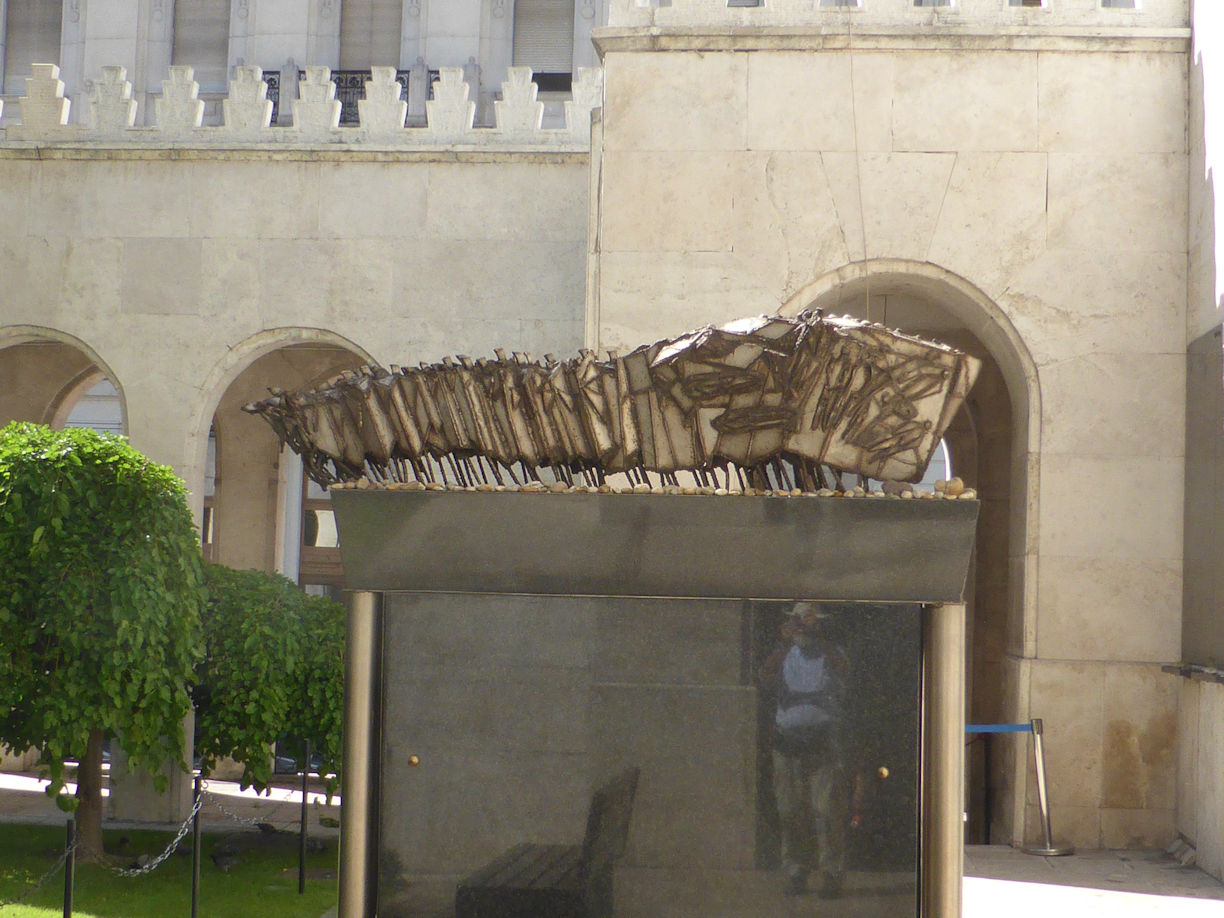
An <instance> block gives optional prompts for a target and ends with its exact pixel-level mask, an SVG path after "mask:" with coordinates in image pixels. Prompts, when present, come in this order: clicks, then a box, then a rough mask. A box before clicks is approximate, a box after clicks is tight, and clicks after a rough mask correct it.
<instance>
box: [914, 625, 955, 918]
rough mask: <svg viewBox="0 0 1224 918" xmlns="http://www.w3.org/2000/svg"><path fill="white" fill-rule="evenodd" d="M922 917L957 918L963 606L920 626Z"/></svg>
mask: <svg viewBox="0 0 1224 918" xmlns="http://www.w3.org/2000/svg"><path fill="white" fill-rule="evenodd" d="M922 664H923V665H922V690H923V706H922V707H923V711H922V865H921V866H922V916H923V918H960V915H961V878H962V875H963V873H964V863H965V861H964V851H965V847H964V833H965V827H964V785H965V742H964V732H965V607H964V605H962V604H953V605H942V606H927V607H926V608H925V609H924V610H923V623H922Z"/></svg>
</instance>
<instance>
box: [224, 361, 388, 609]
mask: <svg viewBox="0 0 1224 918" xmlns="http://www.w3.org/2000/svg"><path fill="white" fill-rule="evenodd" d="M270 347H271V349H268V348H269V345H268V344H265V345H264V346H263V347H261V348H259V350H258V351H256V354H257V356H255V357H254V359H253V360H251V361H250V363H249V364H247V365H246V366H245V368H242V369H240V370H236V371H235V372H234V373H233V374H232V379H231V380H230V382H229V383H228V384H227V385H225V388H224V391H223V392H222V393H221V395H220V397H219V399H218V400H217V403H216V407H215V410H214V412H213V415H212V418H211V422H210V424H209V442H208V447H207V449H208V453H209V455H210V456H211V458H212V461H211V463H209V464H208V468H209V474H206V480H207V479H208V478H209V477H210V476H211V479H212V488H211V495H210V496H207V497H206V499H205V503H204V513H203V519H204V521H205V523H206V528H205V532H206V534H207V542H206V551H207V554H208V556H209V557H210V558H211V559H212V560H214V561H216V562H219V563H221V564H225V565H227V566H229V567H234V568H257V569H260V570H267V571H277V572H279V573H282V574H284V575H285V576H287V577H289V578H290V579H291V580H296V581H297V582H298V583H300V584H302V585H303V586H304V587H306V588H308V589H310V590H312V591H313V592H331V591H336V590H338V589H339V588H340V587H341V585H342V583H343V570H342V568H341V566H340V558H339V549H338V543H337V540H336V538H335V526H334V522H333V521H332V518H331V510H330V501H329V499H328V495H327V492H325V491H322V490H321V489H319V488H318V486H316V485H314V483H313V482H309V481H304V480H303V477H302V470H301V462H300V460H299V459H298V457H297V456H296V455H294V454H293V453H292V452H290V451H288V450H283V449H281V447H280V444H279V443H278V442H277V438H276V435H275V434H274V433H273V432H272V430H271V428H269V427H268V425H267V424H265V423H264V422H263V421H261V420H259V419H257V418H254V417H252V416H251V415H248V414H246V413H245V412H243V411H242V406H243V405H245V404H247V403H248V402H252V401H255V400H258V399H260V398H264V397H266V396H267V394H268V389H269V388H270V387H276V388H281V389H302V388H309V387H312V386H316V385H319V384H321V383H323V382H325V381H326V380H328V379H330V378H331V377H333V376H335V375H337V374H338V373H340V372H341V371H342V370H345V369H350V368H353V367H357V366H360V365H361V364H362V363H365V362H367V361H366V358H365V357H364V355H362V354H360V353H357V352H356V351H355V350H351V349H349V348H347V347H345V346H343V345H342V344H338V343H332V342H331V341H329V340H315V341H305V342H297V343H293V342H289V343H286V342H284V341H282V342H281V346H276V344H275V343H271V344H270Z"/></svg>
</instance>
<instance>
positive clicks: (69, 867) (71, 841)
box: [64, 819, 76, 918]
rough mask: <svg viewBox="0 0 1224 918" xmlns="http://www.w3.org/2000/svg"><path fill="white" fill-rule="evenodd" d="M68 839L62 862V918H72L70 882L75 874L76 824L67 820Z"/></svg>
mask: <svg viewBox="0 0 1224 918" xmlns="http://www.w3.org/2000/svg"><path fill="white" fill-rule="evenodd" d="M67 834H68V838H67V841H66V842H65V845H66V850H67V852H68V856H67V858H66V859H65V860H64V918H72V881H73V879H74V874H75V873H76V822H75V820H72V819H69V820H68V832H67Z"/></svg>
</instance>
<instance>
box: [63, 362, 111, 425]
mask: <svg viewBox="0 0 1224 918" xmlns="http://www.w3.org/2000/svg"><path fill="white" fill-rule="evenodd" d="M69 398H70V399H71V398H72V396H69ZM64 426H65V427H88V428H90V429H92V430H96V431H98V433H111V434H121V433H123V401H122V400H121V399H120V398H119V390H118V389H116V388H115V384H114V383H112V382H111V381H110V380H109V379H107V378H106V377H105V376H104V377H102V378H101V379H99V380H97V381H96V382H94V383H93V384H92V385H90V386H89V388H88V389H86V390H85V392H84V393H82V394H81V395H80V396H79V397H78V398H77V399H76V401H75V403H72V407H71V408H70V409H69V411H68V417H67V418H66V419H65V420H64Z"/></svg>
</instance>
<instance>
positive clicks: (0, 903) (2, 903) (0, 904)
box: [0, 842, 77, 912]
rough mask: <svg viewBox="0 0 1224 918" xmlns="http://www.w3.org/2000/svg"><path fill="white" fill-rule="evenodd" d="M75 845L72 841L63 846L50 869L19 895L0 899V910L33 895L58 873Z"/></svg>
mask: <svg viewBox="0 0 1224 918" xmlns="http://www.w3.org/2000/svg"><path fill="white" fill-rule="evenodd" d="M76 847H77V843H76V842H73V843H72V845H71V846H70V847H67V848H65V849H64V853H63V854H61V855H60V856H59V860H57V861H56V862H55V864H54V865H53V866H52V867H51V869H50V870H48V871H47V872H46V873H44V874H43V875H42V876H41V877H39V878H38V879H37V880H36V881H35V882H34V885H32V886H29V887H27V888H26V890H25V891H24V892H23V893H21V895H19V896H15V897H14V898H12V899H0V912H2V911H4V910H5V909H6V908H8V907H10V906H13V905H21V903H23V902H25V900H26V899H28V898H30V896H32V895H34V893H36V892H38V891H39V890H40V889H42V888H43V887H44V886H46V885H47V881H48V880H49V879H51V878H52V877H53V876H55V875H56V874H57V873H59V872H60V870H61V869H62V868H63V866H64V864H66V863H67V862H68V858H69V857H70V856H71V855H72V852H73V851H75V850H76Z"/></svg>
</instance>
